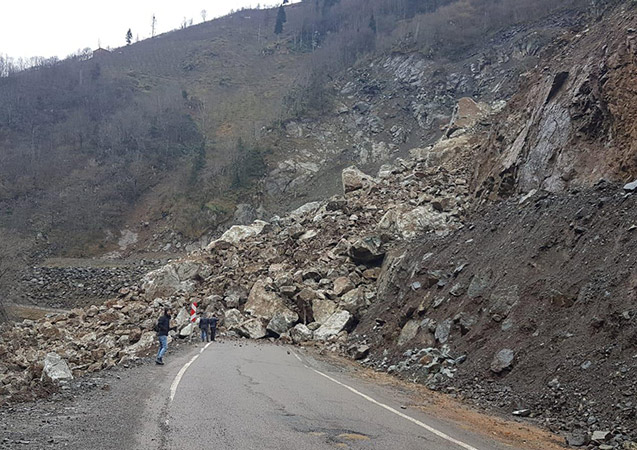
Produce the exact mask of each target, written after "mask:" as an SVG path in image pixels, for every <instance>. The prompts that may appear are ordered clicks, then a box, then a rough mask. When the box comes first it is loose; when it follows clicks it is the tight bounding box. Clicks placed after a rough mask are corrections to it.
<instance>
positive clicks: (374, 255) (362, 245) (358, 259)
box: [349, 236, 385, 264]
mask: <svg viewBox="0 0 637 450" xmlns="http://www.w3.org/2000/svg"><path fill="white" fill-rule="evenodd" d="M349 256H350V258H352V260H353V261H354V262H355V263H361V264H370V263H379V262H381V261H382V260H383V258H384V257H385V249H384V248H383V242H382V240H381V239H380V237H379V236H368V237H366V238H362V239H358V240H357V241H355V242H354V243H353V244H352V245H351V247H350V248H349Z"/></svg>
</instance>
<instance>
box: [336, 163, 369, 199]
mask: <svg viewBox="0 0 637 450" xmlns="http://www.w3.org/2000/svg"><path fill="white" fill-rule="evenodd" d="M342 180H343V191H344V192H345V193H346V194H347V193H348V192H352V191H356V190H358V189H362V188H365V187H369V186H373V185H374V184H376V180H375V179H374V178H373V177H371V176H369V175H367V174H365V173H363V172H361V171H360V170H358V169H357V168H356V167H354V166H351V167H348V168H346V169H344V170H343V173H342Z"/></svg>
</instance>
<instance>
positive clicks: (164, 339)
mask: <svg viewBox="0 0 637 450" xmlns="http://www.w3.org/2000/svg"><path fill="white" fill-rule="evenodd" d="M171 314H172V311H171V310H170V308H166V309H164V315H163V316H161V317H160V318H159V321H158V322H157V336H158V337H159V352H157V359H155V362H156V363H157V364H160V365H163V364H164V355H165V354H166V350H167V349H168V332H169V331H170V330H174V329H175V327H171V326H170V316H171Z"/></svg>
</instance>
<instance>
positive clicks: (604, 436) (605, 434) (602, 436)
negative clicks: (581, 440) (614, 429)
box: [591, 430, 610, 442]
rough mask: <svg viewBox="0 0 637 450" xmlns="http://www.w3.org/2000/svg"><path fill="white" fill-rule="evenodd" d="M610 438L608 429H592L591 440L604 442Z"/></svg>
mask: <svg viewBox="0 0 637 450" xmlns="http://www.w3.org/2000/svg"><path fill="white" fill-rule="evenodd" d="M609 438H610V431H604V430H597V431H593V435H592V436H591V440H592V441H594V442H606V441H607V440H608V439H609Z"/></svg>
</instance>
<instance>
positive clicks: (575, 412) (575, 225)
mask: <svg viewBox="0 0 637 450" xmlns="http://www.w3.org/2000/svg"><path fill="white" fill-rule="evenodd" d="M520 202H521V199H519V198H511V199H509V200H508V201H506V202H503V203H500V204H496V205H493V206H490V207H486V208H484V209H482V210H481V211H479V212H477V213H475V215H474V217H473V218H472V220H470V221H469V223H468V225H467V226H466V227H465V228H464V229H463V230H461V231H459V232H457V233H455V234H454V235H453V236H452V237H448V238H436V237H426V238H424V239H422V240H421V241H420V242H419V243H418V245H413V246H411V247H410V248H407V249H401V250H400V251H397V252H395V253H394V255H393V258H389V260H387V261H386V262H385V265H386V267H385V269H386V270H385V271H386V279H385V280H384V281H383V280H381V285H383V283H384V286H385V291H384V292H382V291H381V292H379V298H380V299H383V298H387V299H388V300H384V301H379V302H377V303H376V304H375V305H373V306H372V307H371V308H370V309H369V311H368V312H367V313H366V315H365V316H364V317H363V319H362V321H361V324H360V325H359V327H358V328H357V330H356V331H357V335H358V337H359V338H361V339H365V340H367V341H368V343H369V344H370V345H371V346H372V354H373V357H372V358H371V359H372V361H373V362H372V363H371V364H372V365H374V367H376V368H379V369H380V368H382V369H386V368H387V366H389V365H391V364H397V363H399V362H400V361H403V360H405V359H406V358H405V355H404V352H406V351H408V350H410V349H413V350H414V351H417V350H418V349H420V348H425V347H431V346H438V347H443V345H442V344H443V343H442V342H440V340H438V342H436V338H435V337H434V335H433V333H432V332H430V330H428V329H424V328H426V327H422V328H421V329H420V331H419V332H418V334H417V336H416V337H415V338H414V339H412V340H411V341H409V342H407V343H406V344H405V345H403V346H398V345H397V338H398V335H399V333H400V330H401V328H402V326H403V325H404V324H405V323H406V322H407V321H409V320H425V319H429V320H430V321H431V320H433V321H435V322H434V323H438V324H440V323H443V322H444V321H445V320H449V321H450V322H451V324H452V325H451V331H450V335H449V338H448V341H447V342H446V343H445V345H446V346H447V347H448V348H449V352H450V353H451V354H452V355H454V356H456V357H460V356H461V355H465V356H466V361H465V362H463V363H459V364H457V366H456V367H455V368H454V369H457V371H456V372H455V373H453V374H452V375H451V376H452V377H453V378H449V377H445V376H439V377H437V378H435V379H431V377H427V376H426V374H424V372H423V369H422V366H421V365H419V364H411V365H408V367H406V368H405V369H404V371H403V376H404V377H406V378H409V379H413V380H416V381H420V382H423V383H425V384H427V385H428V386H429V387H431V388H433V389H437V390H444V391H446V392H450V393H455V394H457V395H458V396H459V397H461V398H468V399H470V400H471V401H472V402H473V403H474V404H476V405H479V406H481V407H490V408H495V409H496V410H498V411H500V412H502V413H505V414H511V413H512V412H513V411H514V410H522V409H528V410H529V415H530V416H531V417H534V418H535V419H536V420H538V421H540V423H542V424H543V425H544V426H546V427H548V428H549V429H551V430H553V431H555V432H566V431H568V432H572V431H577V430H589V431H591V430H596V429H599V430H614V432H615V434H616V435H619V436H620V438H626V437H628V436H630V438H631V439H632V440H635V439H636V438H637V429H636V428H635V423H636V418H637V407H636V406H637V405H636V404H635V402H634V399H635V395H637V376H636V374H637V276H635V273H636V272H635V269H636V267H637V239H636V238H635V233H637V195H634V194H629V193H625V192H624V190H623V189H622V187H621V186H618V185H615V184H610V183H605V182H602V183H599V184H598V185H597V186H595V187H593V188H591V189H587V190H583V191H572V192H569V193H564V194H549V193H546V192H540V193H537V194H535V195H534V196H532V197H531V198H530V199H528V200H526V201H524V202H523V203H522V204H520ZM399 256H402V261H401V262H400V263H398V264H397V267H395V268H393V269H392V270H388V269H387V266H388V265H389V264H391V262H392V261H396V260H397V258H398V257H399ZM432 277H434V278H437V279H438V280H435V284H434V285H433V286H431V287H430V288H426V287H427V286H429V285H430V280H431V278H432ZM414 282H419V283H421V286H423V288H421V289H415V288H414V286H415V285H413V284H412V283H414ZM503 298H504V299H505V300H506V301H504V303H503ZM377 319H378V320H377ZM472 322H473V323H472ZM383 323H384V325H382V324H383ZM429 323H430V322H429ZM379 324H381V325H382V326H379ZM432 328H433V327H432ZM502 349H511V350H513V352H514V360H513V364H512V366H511V367H509V368H506V369H505V370H504V371H502V372H501V373H499V374H496V373H494V372H493V371H492V370H490V365H491V362H492V361H493V359H494V355H495V354H496V353H497V352H499V351H500V350H502ZM383 352H384V353H383ZM407 355H409V353H407ZM408 359H409V358H407V360H408ZM459 361H462V360H461V359H460V360H459Z"/></svg>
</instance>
